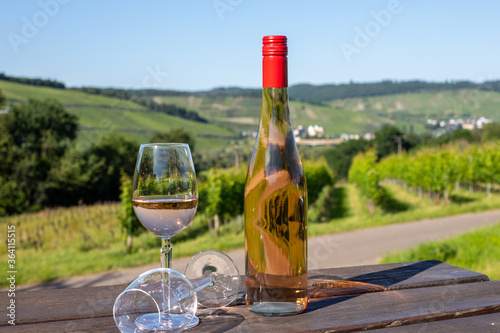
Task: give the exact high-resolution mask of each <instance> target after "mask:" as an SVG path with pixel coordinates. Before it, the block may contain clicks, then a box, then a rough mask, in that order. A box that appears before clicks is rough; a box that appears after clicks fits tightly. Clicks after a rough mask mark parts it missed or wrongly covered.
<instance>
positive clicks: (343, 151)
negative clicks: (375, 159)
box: [324, 139, 369, 179]
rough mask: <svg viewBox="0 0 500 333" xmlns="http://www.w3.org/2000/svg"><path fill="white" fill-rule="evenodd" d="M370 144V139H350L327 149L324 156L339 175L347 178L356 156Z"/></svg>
mask: <svg viewBox="0 0 500 333" xmlns="http://www.w3.org/2000/svg"><path fill="white" fill-rule="evenodd" d="M368 145H369V141H367V140H365V139H359V140H349V141H347V142H344V143H341V144H339V145H338V146H335V147H333V148H331V149H329V150H327V151H326V152H325V154H324V156H325V159H326V161H327V162H328V165H330V167H331V168H332V169H333V170H334V172H335V174H336V175H337V177H338V178H344V179H345V178H347V173H348V172H349V168H350V167H351V163H352V159H353V158H354V156H356V155H357V154H358V153H359V152H362V151H365V149H366V148H367V147H368Z"/></svg>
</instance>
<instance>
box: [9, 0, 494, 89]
mask: <svg viewBox="0 0 500 333" xmlns="http://www.w3.org/2000/svg"><path fill="white" fill-rule="evenodd" d="M499 14H500V1H493V0H492V1H481V0H478V1H450V0H443V1H427V0H421V1H417V0H413V1H412V0H399V1H398V0H383V1H347V0H345V1H334V0H329V1H328V0H324V1H320V0H318V1H314V0H313V1H285V0H272V1H270V0H268V1H263V0H198V1H194V0H177V1H165V0H162V1H96V0H87V1H84V0H38V1H28V0H26V1H2V2H1V4H0V72H4V73H6V74H8V75H14V76H27V77H42V78H54V79H57V80H60V81H63V82H64V83H66V85H67V86H98V87H117V88H118V87H120V88H160V89H174V90H204V89H211V88H214V87H221V86H240V87H253V88H258V87H260V86H261V40H262V36H264V35H270V34H284V35H287V37H288V40H289V82H290V84H295V83H312V84H323V83H345V82H349V81H351V80H352V81H354V82H369V81H379V80H383V79H392V80H410V79H422V80H429V81H444V80H462V79H465V80H472V81H478V82H481V81H484V80H490V79H500V66H499V65H500V63H499V60H498V59H500V18H499Z"/></svg>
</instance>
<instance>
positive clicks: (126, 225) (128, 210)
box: [120, 172, 146, 253]
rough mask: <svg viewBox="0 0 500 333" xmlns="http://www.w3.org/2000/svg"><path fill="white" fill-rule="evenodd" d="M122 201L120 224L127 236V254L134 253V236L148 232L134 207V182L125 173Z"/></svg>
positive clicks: (122, 181)
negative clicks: (136, 214)
mask: <svg viewBox="0 0 500 333" xmlns="http://www.w3.org/2000/svg"><path fill="white" fill-rule="evenodd" d="M120 180H121V186H120V191H121V193H120V200H121V203H122V206H121V213H120V224H121V226H122V230H123V232H124V235H125V236H126V245H125V253H130V252H131V251H132V246H133V244H132V240H133V238H132V237H133V236H137V235H139V234H140V233H141V232H143V231H144V230H146V229H145V228H144V227H143V226H142V224H141V222H139V220H138V219H137V217H136V216H135V213H134V207H133V205H132V180H131V179H130V176H129V175H127V174H126V173H125V172H122V173H121V179H120Z"/></svg>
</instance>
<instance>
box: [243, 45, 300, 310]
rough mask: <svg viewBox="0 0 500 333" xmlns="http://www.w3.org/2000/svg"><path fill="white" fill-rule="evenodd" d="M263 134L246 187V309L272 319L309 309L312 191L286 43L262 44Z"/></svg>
mask: <svg viewBox="0 0 500 333" xmlns="http://www.w3.org/2000/svg"><path fill="white" fill-rule="evenodd" d="M263 44H264V45H263V48H262V55H263V61H262V63H263V89H262V109H261V114H260V122H259V131H258V135H257V139H256V142H255V146H254V150H253V154H252V158H251V160H250V165H249V168H248V172H247V178H246V183H245V256H246V263H245V273H246V304H247V307H248V309H249V310H250V311H252V312H254V313H256V314H261V315H267V316H283V315H293V314H297V313H300V312H302V311H304V310H305V308H306V306H307V300H308V298H307V189H306V179H305V175H304V169H303V167H302V162H301V160H300V157H299V153H298V150H297V146H296V144H295V137H294V134H293V128H292V124H291V120H290V111H289V108H288V91H287V86H288V75H287V53H288V49H287V39H286V37H285V36H265V37H264V38H263Z"/></svg>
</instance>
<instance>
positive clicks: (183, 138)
mask: <svg viewBox="0 0 500 333" xmlns="http://www.w3.org/2000/svg"><path fill="white" fill-rule="evenodd" d="M149 142H152V143H153V142H165V143H168V142H177V143H187V144H189V149H190V150H191V153H194V148H195V144H196V139H195V138H194V136H193V134H191V132H189V131H186V130H185V129H184V128H174V129H172V130H170V132H168V133H156V134H155V135H153V137H152V138H151V139H150V140H149Z"/></svg>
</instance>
